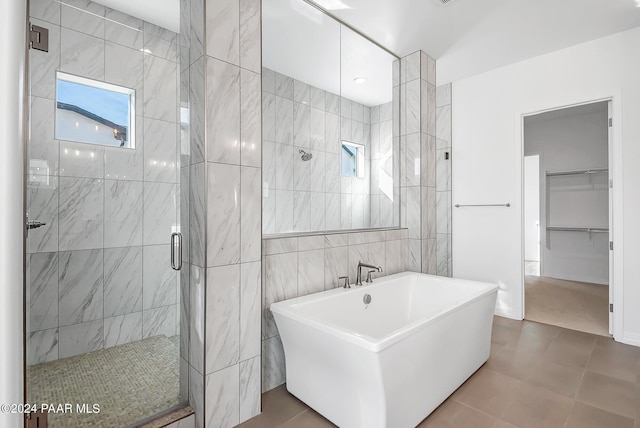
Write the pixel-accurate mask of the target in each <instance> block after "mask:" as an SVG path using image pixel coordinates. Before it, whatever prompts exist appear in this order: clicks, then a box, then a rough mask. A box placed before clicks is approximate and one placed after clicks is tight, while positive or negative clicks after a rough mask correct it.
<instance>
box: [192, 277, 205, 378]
mask: <svg viewBox="0 0 640 428" xmlns="http://www.w3.org/2000/svg"><path fill="white" fill-rule="evenodd" d="M204 272H205V271H204V268H201V267H198V266H193V265H191V266H190V272H189V280H190V289H189V364H191V365H192V366H193V367H196V368H197V369H198V371H201V372H203V373H204V344H205V341H204V340H205V330H204V318H205V296H204V290H205V274H204Z"/></svg>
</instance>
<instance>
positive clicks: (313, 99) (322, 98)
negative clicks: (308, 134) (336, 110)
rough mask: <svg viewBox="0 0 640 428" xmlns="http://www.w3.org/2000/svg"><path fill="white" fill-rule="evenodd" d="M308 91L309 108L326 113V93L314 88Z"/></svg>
mask: <svg viewBox="0 0 640 428" xmlns="http://www.w3.org/2000/svg"><path fill="white" fill-rule="evenodd" d="M309 91H310V97H309V98H310V105H311V107H313V108H316V109H319V110H322V111H326V109H327V105H326V92H325V91H323V90H322V89H320V88H317V87H315V86H310V87H309Z"/></svg>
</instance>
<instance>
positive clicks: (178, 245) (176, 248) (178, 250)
mask: <svg viewBox="0 0 640 428" xmlns="http://www.w3.org/2000/svg"><path fill="white" fill-rule="evenodd" d="M171 268H172V269H173V270H180V269H182V234H181V233H177V232H175V233H172V234H171Z"/></svg>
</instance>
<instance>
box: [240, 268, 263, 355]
mask: <svg viewBox="0 0 640 428" xmlns="http://www.w3.org/2000/svg"><path fill="white" fill-rule="evenodd" d="M261 271H262V263H261V262H260V261H257V262H252V263H243V264H241V265H240V360H241V361H243V360H246V359H249V358H253V357H256V356H257V357H258V359H259V357H260V340H261V331H260V330H261V320H262V318H261V309H262V302H261V297H262V274H261ZM258 367H259V366H258Z"/></svg>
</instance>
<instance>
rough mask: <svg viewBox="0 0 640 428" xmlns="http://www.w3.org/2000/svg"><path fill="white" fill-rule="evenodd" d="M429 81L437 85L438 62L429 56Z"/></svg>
mask: <svg viewBox="0 0 640 428" xmlns="http://www.w3.org/2000/svg"><path fill="white" fill-rule="evenodd" d="M427 81H428V82H429V83H430V84H432V85H435V84H436V60H435V59H433V58H432V57H430V56H429V55H427Z"/></svg>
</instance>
